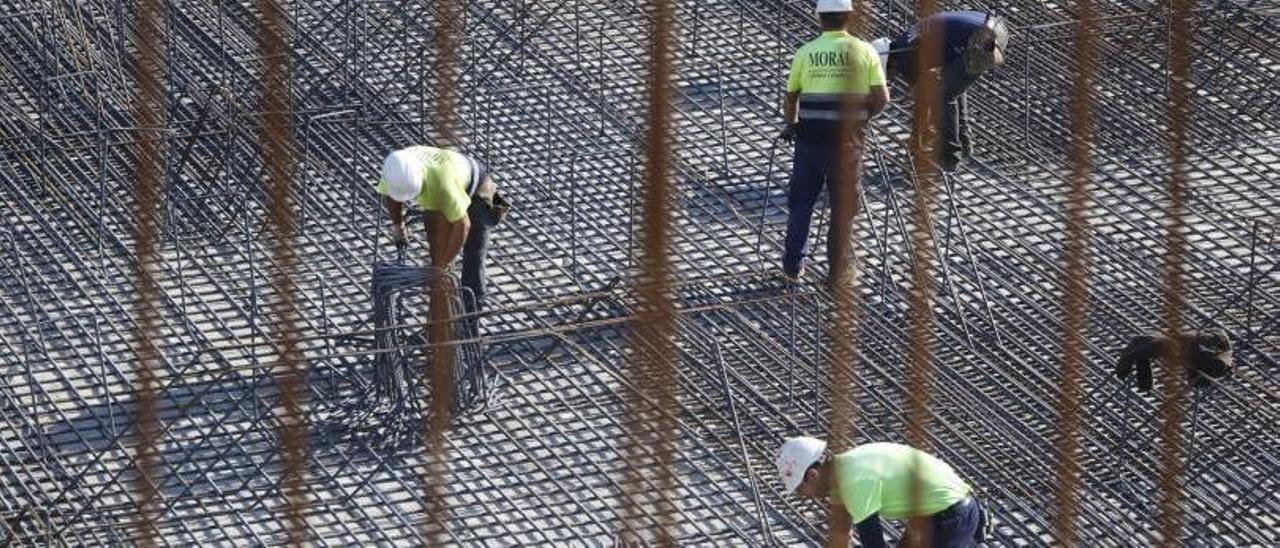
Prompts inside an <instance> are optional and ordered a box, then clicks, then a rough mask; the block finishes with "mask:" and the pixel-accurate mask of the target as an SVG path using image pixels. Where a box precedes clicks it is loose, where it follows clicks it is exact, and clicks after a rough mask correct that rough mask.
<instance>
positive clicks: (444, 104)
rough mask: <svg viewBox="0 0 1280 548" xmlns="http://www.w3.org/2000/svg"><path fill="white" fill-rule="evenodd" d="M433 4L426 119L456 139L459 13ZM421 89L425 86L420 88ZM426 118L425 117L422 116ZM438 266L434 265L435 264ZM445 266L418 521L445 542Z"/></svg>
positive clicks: (436, 308)
mask: <svg viewBox="0 0 1280 548" xmlns="http://www.w3.org/2000/svg"><path fill="white" fill-rule="evenodd" d="M435 6H436V28H435V29H434V30H435V32H434V34H433V37H432V46H433V48H434V49H435V51H434V52H433V53H434V54H435V56H436V63H435V70H436V71H435V74H434V76H435V78H434V79H428V80H427V85H433V86H434V87H435V90H436V105H435V115H434V116H433V117H432V119H431V123H432V124H433V130H434V134H435V135H436V136H437V138H439V139H440V140H441V141H442V142H443V143H448V144H454V143H456V142H457V141H456V139H455V135H454V126H455V122H456V120H455V115H456V110H455V109H456V107H457V93H458V76H457V75H458V72H457V64H458V50H457V45H458V42H459V40H458V33H459V32H460V29H459V28H458V18H459V17H460V15H461V6H459V4H458V1H457V0H441V1H440V2H436V3H435ZM422 93H423V94H426V93H427V90H425V89H424V90H422ZM423 122H424V123H426V121H425V120H424V121H423ZM431 255H432V253H431V251H430V250H428V251H426V252H425V258H426V263H425V264H433V262H432V261H431ZM437 266H438V265H437ZM445 277H446V274H445V273H444V272H440V271H437V272H434V273H432V275H430V276H427V277H426V279H427V288H426V289H427V291H428V295H429V298H428V303H429V304H428V306H430V311H429V318H430V321H431V326H430V328H429V330H430V333H429V335H430V337H429V338H430V341H431V348H430V350H429V351H428V352H426V353H425V354H426V357H425V358H424V360H423V365H424V366H425V367H426V368H427V370H426V371H424V372H423V373H424V374H423V378H426V379H429V380H430V386H431V389H430V394H431V395H430V397H431V402H430V405H429V407H428V409H427V416H426V417H424V420H423V424H422V426H423V428H424V431H423V441H424V444H423V445H424V446H425V447H426V452H427V469H426V478H424V483H425V485H426V488H427V493H426V512H427V519H426V520H424V521H423V527H425V530H424V531H423V536H424V537H425V538H426V539H427V541H428V544H431V545H433V546H442V545H444V544H445V543H446V542H447V539H448V533H449V527H448V509H449V507H448V501H447V500H446V492H445V480H446V478H447V476H448V473H449V468H448V459H447V457H446V455H445V433H446V432H447V431H448V429H449V404H450V402H451V401H452V400H453V382H454V378H453V363H454V358H455V353H456V349H455V348H454V346H453V345H452V344H450V340H451V339H452V335H453V322H452V321H451V313H450V310H449V306H450V299H449V291H448V284H446V283H445V282H446V280H445Z"/></svg>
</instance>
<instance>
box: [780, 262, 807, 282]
mask: <svg viewBox="0 0 1280 548" xmlns="http://www.w3.org/2000/svg"><path fill="white" fill-rule="evenodd" d="M803 277H804V265H800V270H797V271H796V273H795V274H791V273H788V272H787V269H785V268H784V269H782V282H783V283H784V284H786V285H788V286H792V285H797V284H799V283H800V278H803Z"/></svg>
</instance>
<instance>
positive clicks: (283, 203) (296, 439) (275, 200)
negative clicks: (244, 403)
mask: <svg viewBox="0 0 1280 548" xmlns="http://www.w3.org/2000/svg"><path fill="white" fill-rule="evenodd" d="M258 10H259V11H260V12H261V19H260V20H259V29H258V32H259V35H258V48H259V52H260V53H261V55H262V62H263V66H262V89H261V93H262V97H261V101H262V130H261V142H260V146H261V147H262V161H263V164H264V168H265V172H266V174H267V190H268V193H269V204H268V216H269V219H268V220H269V225H270V230H271V235H272V239H273V241H272V246H271V255H272V258H273V259H274V262H275V265H276V269H277V270H276V271H275V272H274V273H273V274H272V277H271V285H272V289H273V290H274V292H275V314H276V325H275V335H276V340H275V341H274V344H273V346H274V347H275V348H274V350H275V353H276V359H277V362H276V365H275V367H274V368H273V369H276V370H277V371H278V372H279V373H277V375H278V376H277V378H278V379H279V383H280V384H279V386H280V411H281V412H282V416H281V417H280V427H279V431H280V445H281V449H282V450H283V454H282V455H281V470H280V475H281V478H280V483H281V491H282V492H283V494H284V501H285V508H284V510H285V512H284V513H285V519H284V523H285V525H286V527H285V529H286V532H287V534H288V543H289V544H290V545H292V546H302V544H303V543H304V542H306V540H307V523H306V497H305V485H306V484H305V468H306V421H305V419H304V418H303V410H302V400H303V396H304V394H303V379H302V372H301V368H300V364H301V362H302V356H301V352H300V342H299V337H300V334H299V333H298V323H299V313H298V308H297V304H296V303H295V301H294V299H295V297H296V293H297V289H298V288H297V281H296V280H295V272H294V271H295V270H296V269H297V265H298V252H297V249H296V247H295V246H296V245H297V238H296V235H297V231H296V229H295V224H294V221H293V207H294V204H293V200H292V199H291V197H290V193H289V190H290V186H291V185H290V182H291V181H290V177H291V174H292V167H293V157H292V155H291V147H292V142H291V141H292V133H291V132H290V127H289V123H290V119H289V117H290V113H289V108H290V101H289V68H288V55H289V52H288V43H287V42H286V36H287V32H288V31H287V29H286V22H285V14H284V10H283V9H282V8H281V6H280V4H279V3H277V1H276V0H259V2H258Z"/></svg>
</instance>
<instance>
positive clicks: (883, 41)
mask: <svg viewBox="0 0 1280 548" xmlns="http://www.w3.org/2000/svg"><path fill="white" fill-rule="evenodd" d="M889 44H890V41H889V39H888V38H884V37H881V38H876V39H875V40H872V41H871V47H873V48H875V50H876V53H877V54H879V55H880V66H882V67H883V66H885V65H888V64H889Z"/></svg>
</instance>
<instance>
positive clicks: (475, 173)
mask: <svg viewBox="0 0 1280 548" xmlns="http://www.w3.org/2000/svg"><path fill="white" fill-rule="evenodd" d="M378 193H380V194H382V202H383V204H385V205H386V207H387V212H388V213H389V215H390V217H391V239H392V241H394V242H395V243H396V246H397V247H403V246H404V245H405V244H406V242H407V239H408V237H407V235H406V233H405V217H406V215H405V213H406V212H405V211H404V207H405V206H406V205H407V206H409V207H417V208H419V209H421V210H422V211H423V213H424V215H423V220H424V224H425V229H426V232H427V243H428V245H429V246H430V253H431V266H434V267H437V268H440V269H442V270H447V269H448V268H449V265H450V263H452V262H453V259H454V258H455V257H457V256H458V253H459V252H461V253H462V286H463V287H466V288H468V289H470V290H471V293H472V295H473V296H474V297H475V303H474V304H475V309H474V310H468V312H475V311H479V310H482V309H483V308H484V299H485V294H486V291H485V289H486V285H487V278H486V276H485V271H484V266H485V254H486V248H487V247H488V232H489V228H490V227H493V226H495V225H497V224H498V223H499V222H500V221H501V220H502V218H503V217H504V216H505V214H506V212H507V211H508V209H509V208H510V206H509V205H508V204H507V203H506V201H505V200H504V199H503V198H502V196H501V195H499V194H498V191H497V186H496V185H495V184H494V182H493V178H492V177H490V176H489V173H488V168H487V167H486V166H485V165H484V163H482V162H480V161H478V160H476V159H474V158H472V157H470V156H468V155H465V154H462V153H460V152H456V151H453V150H449V149H444V148H435V147H430V146H412V147H408V148H403V149H400V150H397V151H395V152H392V153H391V154H389V155H387V158H386V160H385V161H384V162H383V164H382V181H381V182H379V184H378ZM464 301H466V299H464ZM471 304H472V303H470V302H467V306H468V308H470V307H471Z"/></svg>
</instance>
